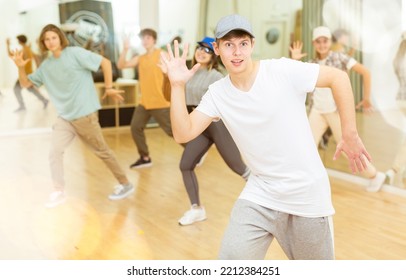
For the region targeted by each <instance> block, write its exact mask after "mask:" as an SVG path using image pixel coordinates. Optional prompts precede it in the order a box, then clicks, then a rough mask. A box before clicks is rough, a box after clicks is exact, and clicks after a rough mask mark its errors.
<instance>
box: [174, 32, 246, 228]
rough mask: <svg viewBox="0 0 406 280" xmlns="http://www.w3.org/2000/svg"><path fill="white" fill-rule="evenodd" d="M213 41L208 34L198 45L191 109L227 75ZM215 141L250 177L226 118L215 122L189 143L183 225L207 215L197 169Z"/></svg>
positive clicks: (233, 165)
mask: <svg viewBox="0 0 406 280" xmlns="http://www.w3.org/2000/svg"><path fill="white" fill-rule="evenodd" d="M213 41H214V39H213V38H209V37H205V38H204V39H203V40H202V41H200V42H198V46H197V47H196V50H195V55H194V58H193V62H192V64H193V65H194V64H196V63H200V68H199V70H198V71H197V72H196V73H195V75H194V76H193V77H192V78H191V79H190V80H189V81H188V82H187V84H186V104H187V105H188V110H189V113H190V112H191V111H192V110H193V109H194V108H195V107H196V106H197V105H198V104H199V103H200V100H201V98H202V96H203V95H204V94H205V93H206V91H207V89H208V87H209V85H210V84H212V83H214V82H215V81H217V80H219V79H221V78H222V77H223V75H222V74H221V73H220V72H219V71H218V62H217V58H216V55H215V54H214V51H213V47H212V44H211V43H212V42H213ZM213 144H216V147H217V150H218V151H219V153H220V155H221V156H222V158H223V159H224V161H225V162H226V164H227V165H228V166H229V167H230V168H231V170H233V171H234V172H235V173H237V174H239V175H241V176H242V177H243V178H244V179H247V178H248V175H249V170H248V168H247V167H246V165H245V164H244V162H243V161H242V159H241V155H240V152H239V150H238V148H237V146H236V145H235V143H234V140H233V139H232V138H231V135H230V134H229V132H228V130H227V128H226V127H225V126H224V124H223V122H222V121H218V122H216V123H212V124H211V125H210V126H209V127H207V129H206V130H205V131H204V132H203V133H202V134H201V135H199V136H198V137H196V138H195V139H193V140H192V141H190V142H189V143H187V144H186V147H185V150H184V151H183V155H182V159H181V162H180V170H181V171H182V177H183V181H184V183H185V187H186V191H187V193H188V195H189V199H190V202H191V205H192V206H191V209H190V210H188V211H187V212H186V213H185V214H184V215H183V217H182V218H180V219H179V224H180V225H190V224H193V223H195V222H198V221H203V220H205V219H206V211H205V209H204V207H203V206H202V205H201V204H200V198H199V185H198V182H197V178H196V174H195V171H194V169H195V167H196V164H197V163H198V162H199V161H200V159H201V158H202V157H203V156H204V154H206V153H207V151H208V150H209V148H210V147H211V146H212V145H213Z"/></svg>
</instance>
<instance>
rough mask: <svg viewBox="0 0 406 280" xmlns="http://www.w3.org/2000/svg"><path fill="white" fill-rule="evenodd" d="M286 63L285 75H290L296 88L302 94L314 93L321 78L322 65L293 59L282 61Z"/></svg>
mask: <svg viewBox="0 0 406 280" xmlns="http://www.w3.org/2000/svg"><path fill="white" fill-rule="evenodd" d="M281 61H283V63H285V70H286V72H285V74H286V75H288V77H289V80H290V82H291V83H292V84H293V86H294V88H295V89H296V90H297V91H300V92H304V93H306V92H312V91H313V90H314V88H315V87H316V83H317V79H318V77H319V71H320V65H319V64H317V63H309V62H301V61H297V60H293V59H288V58H283V59H281Z"/></svg>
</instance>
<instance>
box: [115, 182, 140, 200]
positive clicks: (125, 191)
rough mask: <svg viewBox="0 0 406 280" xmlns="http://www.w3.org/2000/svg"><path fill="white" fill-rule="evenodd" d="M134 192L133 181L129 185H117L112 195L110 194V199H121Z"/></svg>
mask: <svg viewBox="0 0 406 280" xmlns="http://www.w3.org/2000/svg"><path fill="white" fill-rule="evenodd" d="M133 192H134V186H133V184H131V183H128V184H127V185H121V184H120V185H117V186H115V187H114V191H113V193H112V194H111V195H109V199H111V200H119V199H123V198H126V197H127V196H129V195H130V194H132V193H133Z"/></svg>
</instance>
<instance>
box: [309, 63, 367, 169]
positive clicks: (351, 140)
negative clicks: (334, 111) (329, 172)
mask: <svg viewBox="0 0 406 280" xmlns="http://www.w3.org/2000/svg"><path fill="white" fill-rule="evenodd" d="M316 86H317V87H330V88H331V90H332V92H333V96H334V100H335V102H336V104H337V107H338V112H339V114H340V120H341V130H342V134H343V137H342V139H341V141H340V143H338V145H337V149H336V152H335V154H334V159H337V158H338V157H339V156H340V154H341V152H344V153H345V154H346V155H347V156H348V160H349V164H350V168H351V170H352V172H353V173H355V172H356V171H357V170H358V171H359V172H361V171H363V170H365V168H366V161H367V160H369V161H371V156H370V155H369V154H368V152H367V150H366V149H365V147H364V144H363V143H362V140H361V138H360V137H359V135H358V131H357V127H356V119H355V107H354V96H353V93H352V89H351V83H350V79H349V77H348V74H347V73H346V72H344V71H342V70H338V69H336V68H333V67H328V66H320V73H319V78H318V80H317V84H316Z"/></svg>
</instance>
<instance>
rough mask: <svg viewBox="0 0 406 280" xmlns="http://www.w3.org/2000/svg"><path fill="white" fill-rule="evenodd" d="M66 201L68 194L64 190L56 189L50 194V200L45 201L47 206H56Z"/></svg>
mask: <svg viewBox="0 0 406 280" xmlns="http://www.w3.org/2000/svg"><path fill="white" fill-rule="evenodd" d="M65 201H66V196H65V193H64V192H63V191H54V192H53V193H51V194H50V195H49V198H48V201H47V202H46V203H45V207H46V208H54V207H56V206H58V205H59V204H62V203H64V202H65Z"/></svg>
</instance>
